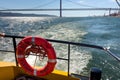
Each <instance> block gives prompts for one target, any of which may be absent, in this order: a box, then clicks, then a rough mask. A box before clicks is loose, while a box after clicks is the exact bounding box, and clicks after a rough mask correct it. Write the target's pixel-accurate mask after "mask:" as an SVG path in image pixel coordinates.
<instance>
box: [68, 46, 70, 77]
mask: <svg viewBox="0 0 120 80" xmlns="http://www.w3.org/2000/svg"><path fill="white" fill-rule="evenodd" d="M69 73H70V44H68V76H69V75H70V74H69Z"/></svg>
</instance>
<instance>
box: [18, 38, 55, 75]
mask: <svg viewBox="0 0 120 80" xmlns="http://www.w3.org/2000/svg"><path fill="white" fill-rule="evenodd" d="M31 45H37V46H41V47H42V48H44V50H45V52H46V55H47V57H48V62H47V64H46V65H45V66H44V67H43V68H40V69H34V68H33V67H32V66H31V65H29V64H28V62H27V61H26V59H25V54H26V53H25V52H26V49H27V48H28V46H31ZM16 55H17V60H18V63H19V64H20V65H21V67H22V68H23V69H24V70H25V71H26V72H28V73H29V74H31V75H35V76H45V75H48V74H49V73H51V72H52V71H53V70H54V67H55V64H56V54H55V51H54V48H53V47H52V46H51V44H50V43H48V41H47V40H45V39H43V38H40V37H31V36H28V37H25V38H24V39H22V40H21V41H20V43H19V44H18V46H17V49H16Z"/></svg>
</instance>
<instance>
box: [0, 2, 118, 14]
mask: <svg viewBox="0 0 120 80" xmlns="http://www.w3.org/2000/svg"><path fill="white" fill-rule="evenodd" d="M59 1H60V0H0V9H16V8H17V9H19V8H22V9H26V8H27V9H31V8H36V9H44V8H57V9H59ZM62 3H63V5H62V7H63V8H101V7H103V8H118V5H117V3H116V2H115V0H62ZM102 12H103V11H102ZM26 13H27V12H26ZM33 13H50V14H53V15H54V14H59V12H54V11H52V12H47V11H46V12H33ZM73 13H74V14H73ZM77 13H81V14H83V15H86V14H88V12H87V11H82V12H80V11H74V12H71V13H70V12H69V11H66V12H63V15H64V16H68V15H78V14H77ZM93 13H96V11H91V14H93ZM99 13H100V14H101V11H100V12H99ZM91 14H88V15H89V16H90V15H91ZM96 14H97V13H96ZM104 14H108V11H104Z"/></svg>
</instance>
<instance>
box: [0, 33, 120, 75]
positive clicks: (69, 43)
mask: <svg viewBox="0 0 120 80" xmlns="http://www.w3.org/2000/svg"><path fill="white" fill-rule="evenodd" d="M0 37H8V38H12V39H13V46H14V51H8V52H14V53H15V59H16V66H18V62H17V57H16V38H24V36H14V35H5V34H3V33H2V34H0ZM46 40H47V41H50V42H54V43H62V44H66V45H68V59H65V58H59V57H57V59H60V60H67V61H68V76H69V73H70V45H76V46H82V47H89V48H96V49H100V50H104V51H105V52H107V53H108V54H109V55H111V56H112V57H114V58H115V59H116V60H118V61H119V62H120V58H119V57H118V56H116V55H115V54H114V53H112V52H111V51H110V49H109V48H104V47H101V46H97V45H91V44H84V43H76V42H69V41H62V40H53V39H46ZM0 51H3V52H5V50H0ZM6 52H7V51H6Z"/></svg>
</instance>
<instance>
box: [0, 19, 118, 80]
mask: <svg viewBox="0 0 120 80" xmlns="http://www.w3.org/2000/svg"><path fill="white" fill-rule="evenodd" d="M119 21H120V18H117V17H63V18H58V17H52V18H51V17H49V18H43V17H1V18H0V32H4V33H6V34H9V35H19V36H29V35H31V36H40V37H43V38H47V39H56V40H65V41H72V42H78V43H86V44H93V45H99V46H103V47H110V49H111V50H112V51H113V52H114V53H115V55H117V56H120V40H119V39H120V22H119ZM19 41H20V40H19V39H18V40H17V43H19ZM50 43H51V44H52V46H53V47H54V48H55V51H56V55H57V57H62V58H67V57H68V54H67V48H68V46H67V45H64V44H57V43H53V42H50ZM0 48H1V49H3V50H14V49H13V46H12V40H11V39H5V38H0ZM0 56H1V57H0V60H1V61H11V62H14V61H15V59H14V55H13V54H9V53H6V54H5V53H3V52H2V53H1V54H0ZM70 56H71V57H70V58H71V59H70V72H71V73H76V74H81V75H85V76H89V70H90V68H91V67H98V68H100V69H101V70H102V80H120V62H118V61H116V60H115V59H114V58H112V57H111V56H110V55H109V54H107V53H106V52H104V51H102V50H97V49H92V48H85V47H81V46H74V45H72V46H71V54H70ZM33 58H34V59H33ZM35 60H36V58H35V57H32V56H31V57H28V59H27V61H28V62H30V64H31V65H34V61H35ZM45 61H47V60H45ZM36 64H37V65H41V64H42V65H44V64H45V62H43V61H41V62H39V61H37V62H36ZM56 69H61V70H64V71H67V61H63V60H57V65H56Z"/></svg>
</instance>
